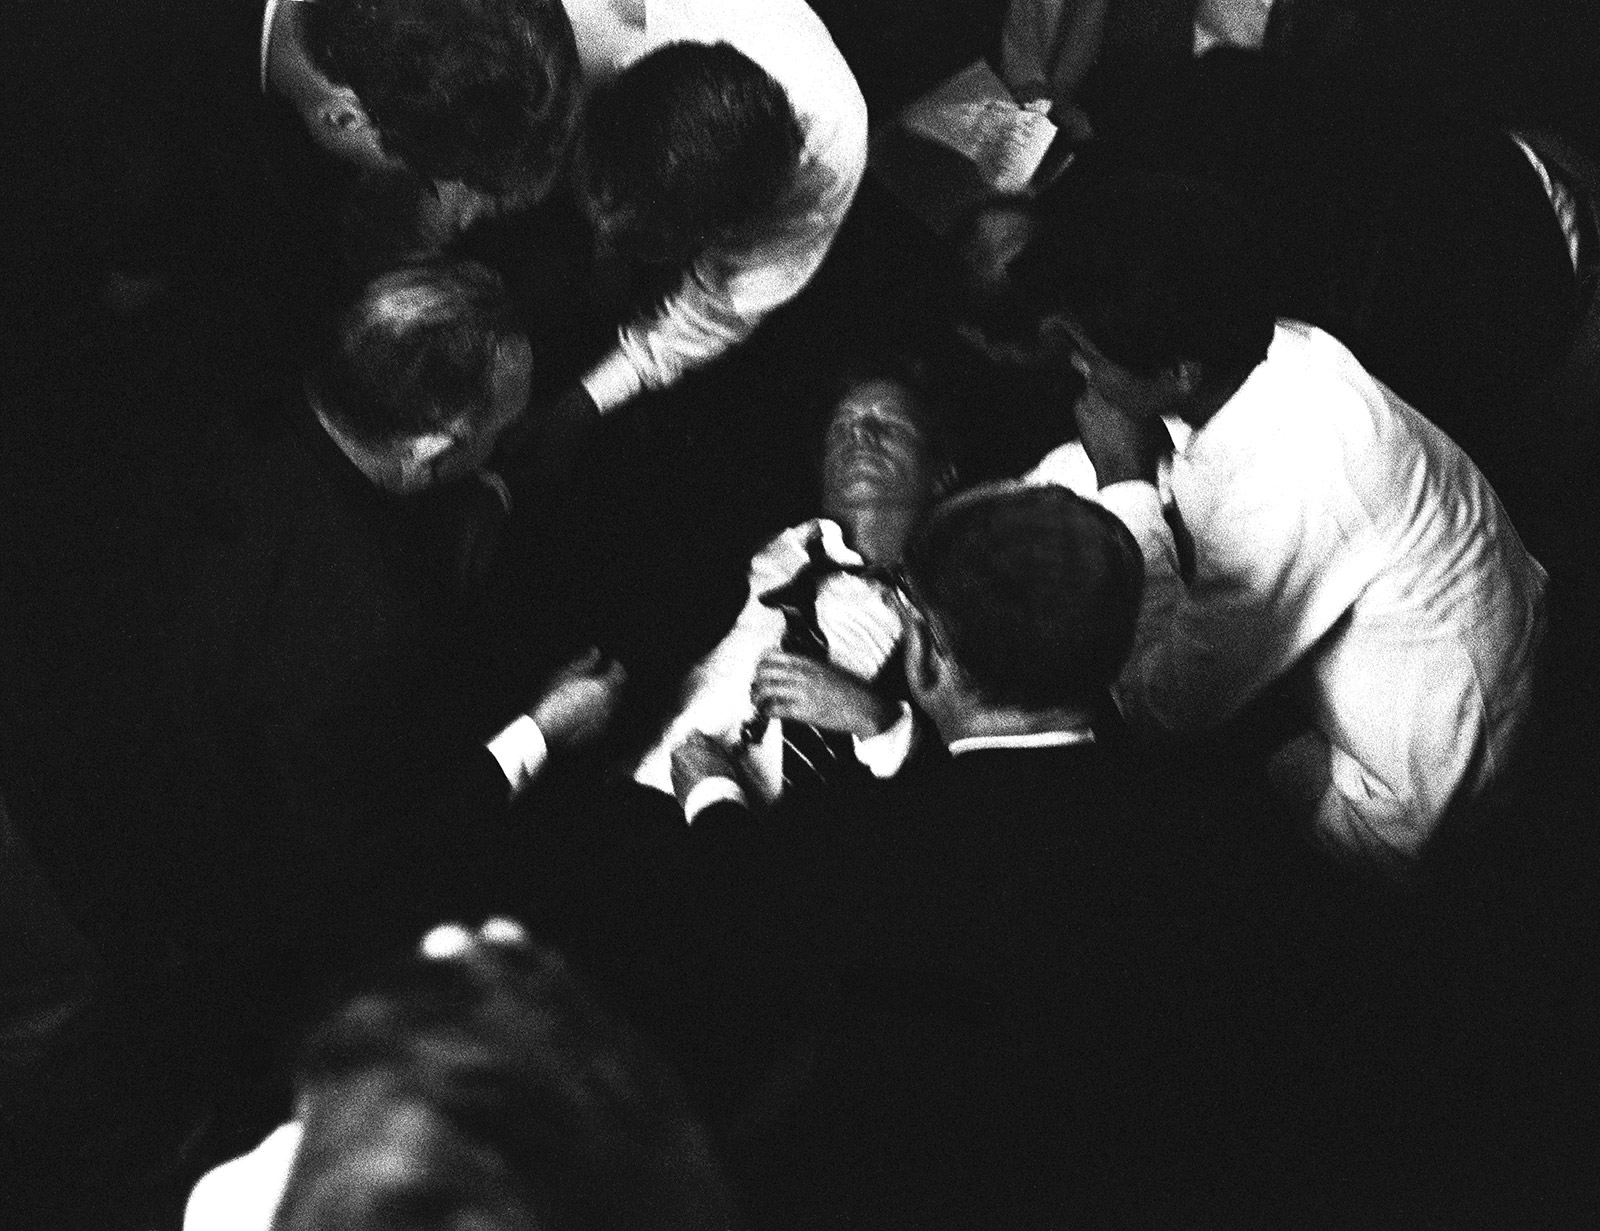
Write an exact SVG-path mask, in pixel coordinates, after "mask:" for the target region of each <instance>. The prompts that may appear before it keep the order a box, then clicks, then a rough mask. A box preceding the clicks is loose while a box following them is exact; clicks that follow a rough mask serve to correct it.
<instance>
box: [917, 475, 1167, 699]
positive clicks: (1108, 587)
mask: <svg viewBox="0 0 1600 1231" xmlns="http://www.w3.org/2000/svg"><path fill="white" fill-rule="evenodd" d="M904 568H905V572H906V574H907V576H908V578H909V580H910V581H911V583H912V585H913V587H914V589H915V592H916V595H917V598H918V601H919V602H920V603H922V604H923V605H924V606H925V609H926V614H927V615H928V616H929V617H930V618H931V619H934V620H936V621H937V627H938V632H939V635H940V636H941V637H942V638H943V639H944V640H945V641H946V642H947V644H948V652H949V653H950V655H951V656H952V657H953V658H954V660H955V662H956V664H957V665H958V666H959V667H960V668H961V670H962V671H963V673H965V675H966V677H967V679H968V680H969V682H970V683H971V684H972V686H973V687H974V688H975V689H976V690H977V691H978V693H979V695H980V696H982V697H983V698H984V699H985V700H987V701H989V702H991V703H994V704H1001V705H1015V706H1018V707H1020V708H1023V709H1031V710H1038V709H1049V708H1053V707H1056V706H1062V705H1081V704H1090V703H1094V702H1098V701H1100V700H1102V699H1103V697H1104V694H1105V690H1106V689H1107V688H1108V687H1109V686H1110V685H1111V682H1112V681H1113V680H1115V679H1116V677H1117V673H1118V672H1119V671H1120V670H1121V669H1122V664H1123V661H1124V660H1125V659H1126V658H1127V656H1128V650H1129V648H1130V646H1131V645H1132V644H1133V630H1134V622H1135V619H1136V618H1137V616H1138V611H1139V598H1140V594H1141V592H1142V590H1143V587H1144V561H1143V558H1142V557H1141V556H1140V554H1139V547H1138V544H1137V543H1136V542H1135V541H1134V538H1133V535H1132V534H1130V533H1129V531H1128V529H1127V527H1126V526H1124V525H1123V524H1122V522H1120V521H1119V520H1118V519H1117V518H1116V516H1115V515H1113V514H1112V513H1110V512H1108V511H1107V510H1106V509H1104V508H1102V507H1101V506H1100V505H1098V504H1095V503H1093V502H1092V501H1089V500H1084V499H1083V498H1081V497H1079V496H1076V495H1074V494H1073V493H1072V492H1070V491H1068V490H1067V489H1066V488H1064V487H1056V486H1054V485H1039V486H1029V485H1024V484H1020V483H996V484H986V485H984V486H982V487H976V488H972V489H970V490H969V491H966V492H963V493H961V494H960V495H958V496H955V497H953V498H951V499H950V500H947V501H945V502H944V503H943V504H941V505H940V506H939V507H938V508H936V509H935V510H934V511H933V512H932V513H931V514H930V515H929V516H928V519H927V520H926V521H925V522H924V523H923V525H922V526H921V527H920V528H919V529H918V530H917V531H916V532H915V533H914V534H913V535H912V537H911V541H910V542H909V543H908V544H907V545H906V552H905V564H904Z"/></svg>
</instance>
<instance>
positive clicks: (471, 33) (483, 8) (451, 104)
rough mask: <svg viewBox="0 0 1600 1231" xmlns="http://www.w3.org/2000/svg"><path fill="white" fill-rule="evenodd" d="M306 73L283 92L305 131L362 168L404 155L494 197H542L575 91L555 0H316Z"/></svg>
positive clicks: (413, 165)
mask: <svg viewBox="0 0 1600 1231" xmlns="http://www.w3.org/2000/svg"><path fill="white" fill-rule="evenodd" d="M284 7H285V8H290V9H296V10H302V11H304V14H305V15H304V18H303V20H304V21H305V22H306V23H307V35H306V39H305V43H306V47H305V50H306V52H307V53H308V55H309V58H310V66H311V69H312V71H310V72H306V73H300V74H293V73H291V74H289V75H288V80H289V82H290V84H289V87H288V93H289V95H290V99H291V102H293V103H294V104H295V105H296V107H297V109H298V110H299V111H300V113H301V116H302V118H303V119H304V121H305V123H306V126H307V129H308V131H309V132H310V133H311V135H312V137H313V139H314V140H316V141H317V142H318V144H320V145H321V146H323V148H325V149H327V150H329V151H330V152H331V153H333V154H334V155H336V156H337V157H340V158H342V159H343V160H344V161H346V162H350V163H353V164H355V165H356V166H358V167H361V168H363V169H365V170H369V171H372V170H384V171H392V170H395V169H397V168H398V167H403V168H405V169H406V170H408V171H410V172H411V173H412V174H413V175H415V176H417V177H419V178H420V179H422V180H425V181H429V182H431V183H434V184H460V185H464V186H465V188H466V189H467V190H469V191H470V192H471V193H474V194H477V195H479V196H481V197H483V198H485V199H488V200H492V201H493V202H495V203H496V208H497V209H506V208H514V207H518V206H524V205H529V204H532V203H533V202H535V201H537V200H539V199H541V198H542V197H543V196H545V195H546V194H547V193H548V192H549V190H550V188H551V187H552V185H553V184H554V183H555V180H556V178H557V177H558V176H559V175H560V173H561V172H562V170H563V169H564V167H565V165H566V160H567V154H568V152H569V150H570V147H571V144H572V140H573V137H574V135H575V134H576V132H577V126H578V111H579V106H580V103H581V99H582V85H581V82H580V79H579V68H578V53H577V47H576V44H575V43H574V41H573V34H572V26H571V24H570V22H569V21H568V20H567V16H566V12H565V10H564V9H563V8H562V6H561V3H560V0H320V2H319V3H317V4H315V5H298V4H297V5H285V6H284Z"/></svg>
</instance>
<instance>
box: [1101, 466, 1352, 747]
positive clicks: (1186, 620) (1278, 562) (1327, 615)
mask: <svg viewBox="0 0 1600 1231" xmlns="http://www.w3.org/2000/svg"><path fill="white" fill-rule="evenodd" d="M1233 477H1234V479H1235V480H1236V481H1235V484H1234V486H1233V488H1232V489H1230V490H1228V491H1226V492H1221V493H1214V495H1215V496H1216V498H1215V499H1214V500H1212V501H1211V502H1210V503H1209V504H1207V505H1204V506H1201V507H1198V508H1196V507H1195V505H1194V504H1191V505H1190V507H1189V513H1190V518H1191V520H1189V521H1188V522H1187V523H1186V522H1185V521H1183V520H1178V521H1177V525H1178V527H1180V530H1179V533H1182V534H1186V535H1188V536H1189V537H1190V542H1191V545H1192V546H1191V550H1192V553H1193V576H1192V579H1191V580H1189V581H1188V582H1187V583H1185V581H1184V579H1183V577H1182V574H1181V572H1180V567H1179V548H1178V541H1177V536H1176V535H1175V533H1174V526H1173V525H1172V524H1169V523H1168V521H1167V519H1166V517H1165V516H1164V515H1163V512H1162V509H1161V502H1160V498H1159V496H1158V495H1157V493H1156V489H1155V487H1154V485H1153V484H1150V483H1146V482H1143V481H1138V480H1135V481H1127V482H1120V483H1114V484H1111V485H1109V486H1107V487H1103V488H1101V490H1100V501H1101V503H1102V504H1104V505H1105V506H1106V507H1107V508H1109V509H1111V511H1112V512H1114V513H1116V514H1117V516H1118V517H1120V518H1121V519H1122V520H1123V522H1124V523H1125V524H1126V525H1127V526H1128V527H1129V529H1130V530H1132V531H1133V534H1134V537H1135V538H1136V539H1137V540H1138V542H1139V547H1140V550H1141V552H1142V554H1143V556H1144V562H1145V588H1144V597H1143V600H1142V602H1141V603H1140V608H1139V620H1138V625H1137V629H1136V631H1135V634H1134V644H1133V651H1132V653H1131V654H1130V655H1129V657H1128V662H1127V664H1126V665H1125V666H1124V667H1123V670H1122V675H1121V677H1120V678H1119V680H1118V683H1117V687H1116V690H1115V691H1116V697H1117V701H1118V704H1119V705H1120V706H1121V708H1122V710H1123V713H1124V715H1125V716H1126V717H1128V718H1129V719H1130V721H1133V722H1135V723H1136V724H1138V725H1144V726H1157V727H1161V728H1163V729H1166V730H1170V731H1201V730H1206V729H1209V728H1213V727H1216V726H1218V725H1220V724H1222V723H1224V722H1226V721H1228V720H1229V719H1230V718H1232V717H1234V716H1235V715H1236V714H1237V713H1238V712H1239V711H1240V710H1242V709H1243V708H1244V707H1245V706H1246V705H1247V704H1248V703H1249V702H1250V701H1251V700H1253V699H1254V698H1255V697H1256V696H1257V694H1259V693H1260V692H1261V691H1262V689H1264V688H1265V687H1266V686H1267V685H1268V684H1270V683H1272V682H1273V681H1274V680H1276V679H1278V678H1279V677H1280V676H1282V675H1283V674H1284V673H1285V672H1286V671H1288V669H1289V668H1290V667H1291V666H1293V665H1294V663H1295V662H1296V661H1297V660H1298V659H1299V658H1300V657H1301V656H1302V655H1304V654H1305V653H1306V652H1307V651H1309V650H1310V649H1311V648H1312V646H1314V645H1315V644H1316V643H1317V641H1318V640H1319V639H1320V638H1321V637H1322V636H1323V634H1325V633H1326V632H1327V631H1328V630H1329V629H1330V628H1331V627H1333V625H1334V624H1335V623H1336V622H1337V620H1338V619H1339V618H1340V616H1342V615H1343V614H1344V612H1345V610H1346V609H1347V608H1348V606H1349V600H1350V598H1351V597H1353V595H1350V596H1344V592H1345V590H1346V589H1347V579H1346V578H1343V577H1341V576H1339V573H1338V570H1331V569H1330V564H1331V562H1332V559H1333V552H1332V551H1331V550H1330V546H1331V545H1330V542H1329V537H1328V536H1329V535H1330V534H1331V535H1334V536H1337V534H1338V527H1331V526H1325V525H1318V524H1313V523H1315V522H1316V520H1317V519H1316V518H1315V517H1313V516H1312V515H1311V507H1312V506H1311V505H1310V504H1308V503H1306V502H1303V501H1302V500H1300V499H1298V498H1297V494H1296V493H1295V492H1293V491H1292V490H1289V489H1287V488H1285V487H1283V486H1282V483H1281V482H1279V481H1278V480H1275V479H1273V478H1270V477H1269V478H1266V481H1264V482H1263V481H1262V479H1263V476H1254V478H1252V476H1250V475H1241V474H1236V475H1234V476H1233ZM1280 488H1281V490H1276V489H1280Z"/></svg>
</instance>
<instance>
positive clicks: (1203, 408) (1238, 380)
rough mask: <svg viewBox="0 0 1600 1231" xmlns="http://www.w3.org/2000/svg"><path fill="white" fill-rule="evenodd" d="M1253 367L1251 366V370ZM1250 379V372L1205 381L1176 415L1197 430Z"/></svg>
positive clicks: (1208, 421)
mask: <svg viewBox="0 0 1600 1231" xmlns="http://www.w3.org/2000/svg"><path fill="white" fill-rule="evenodd" d="M1254 370H1255V369H1254V368H1252V369H1251V371H1252V372H1253V371H1254ZM1249 379H1250V372H1246V373H1244V374H1243V375H1242V376H1232V375H1230V376H1225V377H1223V378H1221V379H1219V380H1216V381H1209V380H1208V381H1207V382H1206V383H1205V384H1204V385H1202V386H1201V387H1200V389H1199V390H1198V391H1197V392H1196V393H1195V395H1194V397H1193V398H1191V399H1190V401H1189V404H1188V405H1187V406H1185V407H1184V408H1183V409H1182V410H1180V411H1179V412H1178V417H1179V418H1180V419H1182V420H1183V421H1184V422H1185V423H1187V424H1188V425H1189V426H1190V427H1192V428H1194V429H1195V431H1197V432H1198V431H1199V430H1200V429H1201V428H1203V427H1204V426H1205V425H1206V424H1207V423H1210V422H1211V420H1212V419H1213V418H1214V417H1215V415H1216V413H1217V412H1218V411H1219V410H1221V409H1222V408H1223V407H1224V406H1226V405H1227V404H1228V403H1229V402H1230V401H1232V400H1233V395H1234V394H1236V393H1238V392H1239V390H1240V389H1241V388H1243V387H1244V382H1245V381H1247V380H1249Z"/></svg>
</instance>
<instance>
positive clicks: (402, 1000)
mask: <svg viewBox="0 0 1600 1231" xmlns="http://www.w3.org/2000/svg"><path fill="white" fill-rule="evenodd" d="M369 1075H382V1076H386V1077H389V1078H391V1079H393V1081H394V1084H395V1085H396V1086H397V1087H398V1088H399V1089H401V1090H404V1091H405V1092H406V1094H407V1095H408V1096H410V1097H414V1098H416V1099H418V1100H420V1101H421V1102H423V1103H425V1104H426V1106H427V1107H428V1108H429V1109H430V1110H431V1111H433V1112H435V1113H437V1114H438V1115H439V1116H440V1117H441V1118H442V1120H443V1121H444V1122H445V1123H447V1124H448V1125H449V1126H450V1128H451V1130H452V1131H453V1132H455V1133H457V1134H459V1135H460V1136H462V1137H464V1138H465V1139H466V1140H468V1141H469V1142H471V1143H473V1144H474V1145H475V1146H477V1147H479V1148H481V1149H487V1150H489V1151H492V1152H493V1154H494V1155H495V1156H496V1157H498V1158H499V1159H500V1160H501V1162H502V1163H503V1164H504V1169H505V1174H506V1176H507V1177H508V1180H509V1182H510V1183H512V1184H515V1185H517V1186H518V1187H519V1188H526V1189H528V1190H529V1191H531V1192H533V1193H535V1194H537V1195H538V1197H539V1199H540V1204H541V1205H542V1206H547V1207H548V1208H549V1209H550V1211H551V1212H552V1213H553V1214H554V1216H555V1217H556V1219H557V1220H558V1225H559V1226H560V1227H562V1228H564V1229H565V1228H579V1229H587V1228H593V1231H605V1229H609V1228H613V1227H643V1226H654V1227H661V1228H663V1229H665V1231H725V1229H726V1228H727V1227H729V1226H731V1225H733V1222H734V1220H733V1217H732V1203H731V1199H730V1198H729V1196H728V1194H727V1191H726V1188H725V1186H724V1184H723V1182H722V1178H721V1172H720V1168H719V1167H718V1165H717V1163H716V1160H715V1156H714V1154H713V1152H712V1150H711V1147H710V1144H709V1141H708V1139H707V1136H706V1134H705V1131H704V1130H703V1129H702V1127H701V1126H700V1124H699V1123H698V1121H697V1120H696V1119H695V1118H694V1117H693V1115H692V1114H691V1113H690V1111H689V1109H688V1104H687V1100H686V1099H685V1097H684V1095H683V1093H682V1090H681V1088H680V1086H679V1084H678V1082H677V1079H676V1078H675V1077H674V1076H673V1074H672V1073H671V1071H670V1070H669V1069H667V1068H666V1066H665V1065H663V1064H662V1063H661V1062H659V1061H658V1060H656V1059H655V1058H654V1057H653V1056H651V1055H649V1054H648V1053H647V1052H646V1051H645V1049H644V1048H643V1046H642V1045H641V1044H640V1043H639V1042H638V1041H637V1040H636V1039H635V1038H634V1037H633V1036H632V1035H631V1034H630V1033H629V1032H628V1031H627V1030H626V1028H625V1027H623V1026H622V1025H621V1024H620V1023H618V1022H616V1021H613V1020H612V1019H611V1018H610V1017H609V1016H608V1015H607V1014H606V1013H605V1012H603V1011H602V1010H601V1009H600V1008H599V1007H598V1006H597V1005H596V1004H595V1003H594V1001H593V1000H591V999H590V997H589V996H588V995H587V994H586V993H585V991H584V990H583V988H582V987H581V986H580V985H579V983H578V981H577V980H576V978H574V976H573V975H572V973H571V972H570V971H569V969H568V968H567V965H566V963H565V961H564V960H563V959H562V958H561V957H560V955H558V954H556V953H555V952H553V951H552V950H549V949H546V948H544V947H542V946H538V945H533V944H519V945H515V946H509V945H499V944H495V945H477V946H475V947H474V948H473V949H472V950H471V951H469V952H468V953H466V954H462V955H458V956H456V957H453V958H449V959H443V960H440V959H428V958H422V957H411V958H407V959H405V960H404V961H402V962H400V963H398V964H396V965H394V966H392V967H391V968H389V969H387V970H385V971H382V972H380V973H379V974H378V975H377V976H375V977H373V978H372V979H370V980H368V981H367V983H366V984H365V986H361V987H358V988H357V989H356V990H354V991H353V992H352V993H351V994H349V995H348V996H347V998H346V999H345V1000H344V1001H343V1003H342V1005H341V1007H339V1008H337V1009H336V1010H335V1011H334V1012H333V1013H332V1014H331V1015H330V1016H329V1017H328V1018H327V1019H326V1020H324V1021H323V1022H322V1023H321V1024H320V1025H319V1026H318V1027H317V1028H316V1029H315V1030H314V1031H313V1033H312V1034H311V1036H310V1038H309V1039H308V1040H307V1042H306V1044H305V1046H304V1049H303V1051H302V1054H301V1057H300V1060H299V1064H298V1066H297V1074H296V1080H297V1084H298V1086H299V1088H300V1089H301V1090H302V1091H316V1090H318V1089H319V1088H320V1089H329V1088H332V1087H336V1086H337V1085H339V1084H341V1083H343V1082H345V1081H347V1080H350V1079H353V1078H360V1077H363V1076H369ZM310 1145H311V1143H310V1142H309V1141H308V1142H306V1143H305V1144H303V1145H302V1149H301V1157H299V1158H298V1159H297V1160H296V1164H295V1173H294V1174H293V1175H292V1176H291V1178H290V1181H289V1185H288V1188H287V1189H286V1191H285V1194H284V1197H283V1200H282V1203H281V1205H280V1208H279V1210H278V1213H277V1215H276V1217H275V1219H274V1224H273V1225H274V1226H285V1225H288V1224H289V1222H290V1221H291V1220H292V1218H293V1217H294V1214H295V1212H296V1209H297V1206H298V1204H299V1203H300V1201H301V1200H302V1199H303V1194H304V1191H305V1188H307V1187H309V1186H311V1185H312V1184H314V1181H315V1179H316V1176H317V1175H319V1174H325V1173H326V1172H327V1171H328V1170H330V1169H333V1168H337V1167H338V1166H339V1165H340V1159H339V1157H338V1151H339V1143H338V1142H324V1143H318V1144H317V1147H316V1148H315V1149H308V1148H307V1147H309V1146H310Z"/></svg>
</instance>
